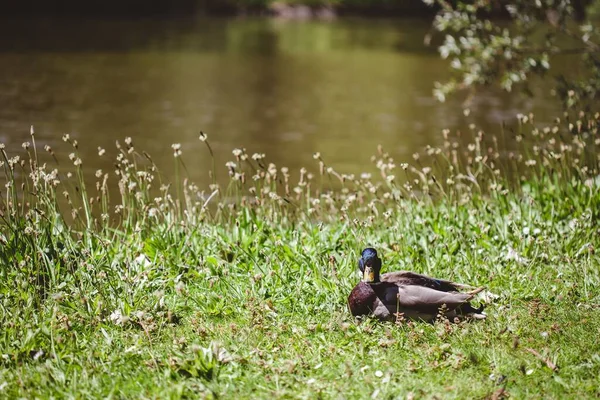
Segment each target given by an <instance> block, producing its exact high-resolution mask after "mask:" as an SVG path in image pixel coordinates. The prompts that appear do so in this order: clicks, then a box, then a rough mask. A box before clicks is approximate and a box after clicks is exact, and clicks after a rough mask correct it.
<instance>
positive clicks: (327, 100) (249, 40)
mask: <svg viewBox="0 0 600 400" xmlns="http://www.w3.org/2000/svg"><path fill="white" fill-rule="evenodd" d="M428 29H429V24H428V22H427V21H419V20H416V21H415V20H381V19H338V20H335V21H332V22H325V21H320V22H318V21H308V22H307V21H304V22H294V21H281V20H275V19H255V18H246V19H243V18H240V19H218V18H216V19H209V18H205V17H204V18H200V17H198V18H194V17H189V18H163V19H138V20H126V19H110V20H109V19H89V18H88V19H86V18H81V17H71V18H62V19H44V18H29V19H24V18H21V19H11V20H7V19H4V20H3V21H0V104H1V106H0V141H1V142H4V143H5V144H6V146H7V148H8V149H9V152H10V153H12V154H15V153H17V152H22V151H23V150H22V149H21V143H22V142H24V141H26V140H29V127H30V125H34V126H35V130H36V140H37V141H38V143H39V144H41V146H43V145H44V144H49V145H51V146H52V147H53V148H54V149H55V151H56V152H57V153H61V154H63V155H65V154H67V153H69V152H70V151H71V149H70V148H69V147H68V146H67V145H65V144H64V143H62V141H61V137H62V135H63V134H64V133H69V134H70V135H71V137H73V138H76V139H77V140H78V141H79V143H80V151H81V153H82V158H83V160H84V166H85V167H86V169H87V170H88V172H90V173H92V172H93V171H94V170H95V169H96V168H103V169H104V170H111V169H112V164H113V160H114V156H116V151H115V150H114V149H115V147H114V146H115V144H114V143H115V141H116V140H120V141H121V142H122V140H123V139H124V138H125V137H131V138H132V139H133V142H134V145H135V147H136V149H139V150H145V151H147V152H148V153H150V154H151V155H152V156H153V159H154V160H155V162H156V163H157V164H158V165H159V166H160V167H161V170H162V171H163V172H164V173H165V174H166V175H167V178H169V177H170V176H171V177H172V174H173V170H174V161H173V152H172V150H171V144H173V143H181V146H182V150H183V160H184V161H185V164H186V166H187V169H188V171H189V175H190V177H191V178H192V179H193V180H194V181H195V182H198V183H200V184H206V183H207V182H208V181H209V178H208V173H207V171H208V168H209V166H210V165H211V163H210V160H209V155H208V152H207V151H206V149H205V148H204V146H203V144H202V143H201V142H200V141H199V140H198V133H199V131H200V130H203V131H205V132H207V133H208V135H209V140H210V143H211V145H212V146H213V149H214V150H215V154H216V157H217V168H218V172H219V173H221V176H224V175H225V173H226V169H225V166H224V164H225V162H226V161H228V160H230V159H232V158H233V157H232V155H231V150H232V149H233V148H236V147H244V148H246V149H247V151H248V152H249V153H252V152H262V153H266V155H267V160H268V161H272V162H275V163H276V164H277V165H278V166H287V167H289V168H291V169H292V170H293V169H297V168H299V167H300V166H309V167H311V166H314V165H315V164H314V160H313V159H312V154H313V153H314V152H316V151H319V152H320V153H321V155H322V157H323V158H324V160H325V161H326V162H327V163H328V164H329V165H332V166H334V167H335V168H336V169H337V170H340V171H342V172H353V173H359V172H361V171H364V170H368V169H369V168H370V161H369V159H370V156H371V155H372V154H374V153H375V152H376V149H377V145H378V144H381V145H382V146H383V147H384V148H385V149H386V150H387V151H388V152H390V153H391V154H393V155H394V156H396V158H397V161H398V162H401V161H408V160H410V159H411V155H412V153H414V152H415V151H417V150H420V149H422V148H423V146H425V145H427V144H431V145H436V144H439V143H441V141H442V137H441V130H442V129H443V128H451V129H464V127H465V126H467V125H468V124H469V123H475V124H477V125H478V126H480V127H482V128H483V129H485V130H487V131H490V132H493V131H498V128H499V125H500V124H501V123H502V122H503V121H510V120H511V119H513V118H514V116H515V115H516V114H517V113H518V112H529V111H532V112H534V113H535V114H536V117H537V119H538V120H544V119H546V120H549V119H550V118H552V117H554V116H556V115H557V112H558V110H559V107H558V103H557V102H556V100H555V99H553V98H551V97H548V96H540V97H538V98H536V99H535V101H533V100H532V99H527V98H523V97H520V96H517V95H507V94H506V93H502V92H500V91H495V90H488V91H485V92H482V93H480V94H479V95H477V96H476V97H475V98H474V100H473V104H472V105H471V114H470V116H469V117H468V118H467V117H465V116H464V115H463V112H462V102H463V100H464V97H454V98H451V99H450V100H449V101H447V102H446V103H443V104H441V103H438V102H437V101H436V100H435V99H434V98H433V96H432V88H433V82H434V81H436V80H444V79H446V78H447V77H448V74H449V70H448V63H447V62H446V61H443V60H440V58H439V56H438V54H437V53H436V50H435V48H434V47H427V46H425V45H424V44H423V37H424V36H425V35H426V34H427V32H428ZM533 90H534V92H538V93H539V92H540V91H541V90H542V86H541V83H535V82H533ZM99 146H100V147H104V148H106V149H107V155H108V156H106V155H105V156H104V157H103V158H99V157H98V154H97V148H98V147H99Z"/></svg>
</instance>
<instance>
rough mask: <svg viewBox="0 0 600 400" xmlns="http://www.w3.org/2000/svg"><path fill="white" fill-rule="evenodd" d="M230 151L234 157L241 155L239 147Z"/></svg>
mask: <svg viewBox="0 0 600 400" xmlns="http://www.w3.org/2000/svg"><path fill="white" fill-rule="evenodd" d="M231 152H232V153H233V155H234V156H235V157H239V156H240V155H242V150H240V149H233V150H232V151H231Z"/></svg>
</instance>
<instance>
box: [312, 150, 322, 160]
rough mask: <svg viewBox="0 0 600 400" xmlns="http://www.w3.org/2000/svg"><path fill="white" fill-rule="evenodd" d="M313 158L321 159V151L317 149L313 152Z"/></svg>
mask: <svg viewBox="0 0 600 400" xmlns="http://www.w3.org/2000/svg"><path fill="white" fill-rule="evenodd" d="M313 158H314V159H315V160H318V159H320V158H321V153H319V152H318V151H317V152H316V153H314V154H313Z"/></svg>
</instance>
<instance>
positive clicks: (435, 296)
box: [348, 247, 486, 322]
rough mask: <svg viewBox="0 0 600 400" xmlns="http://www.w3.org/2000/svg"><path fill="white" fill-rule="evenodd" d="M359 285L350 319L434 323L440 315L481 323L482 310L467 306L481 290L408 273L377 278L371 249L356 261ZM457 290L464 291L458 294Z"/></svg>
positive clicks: (377, 264) (378, 268) (377, 263)
mask: <svg viewBox="0 0 600 400" xmlns="http://www.w3.org/2000/svg"><path fill="white" fill-rule="evenodd" d="M358 268H359V270H360V272H361V275H362V279H361V281H360V282H359V283H358V284H357V285H356V286H355V287H354V289H352V292H350V296H349V297H348V306H349V308H350V312H351V313H352V315H353V316H355V317H357V316H363V315H373V316H374V317H376V318H378V319H379V320H382V321H395V320H396V319H397V318H398V317H400V316H402V317H404V318H406V319H411V320H423V321H428V322H431V321H434V320H435V319H436V318H437V317H438V315H440V314H443V315H444V316H445V317H446V318H448V319H452V320H453V319H454V318H457V317H458V318H459V319H461V318H464V317H472V318H474V319H485V317H486V316H485V314H483V313H482V312H483V306H480V307H479V308H474V307H473V306H471V304H470V303H469V301H470V300H472V299H473V298H474V297H475V295H476V294H477V293H479V292H481V291H482V290H484V289H485V287H474V286H470V285H465V284H462V283H456V282H451V281H448V280H444V279H437V278H432V277H429V276H427V275H421V274H418V273H415V272H411V271H396V272H388V273H385V274H381V273H380V271H381V258H379V256H378V255H377V250H375V249H374V248H372V247H368V248H366V249H364V250H363V251H362V253H361V257H360V259H359V260H358ZM461 290H468V291H464V292H461Z"/></svg>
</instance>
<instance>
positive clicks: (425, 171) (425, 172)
mask: <svg viewBox="0 0 600 400" xmlns="http://www.w3.org/2000/svg"><path fill="white" fill-rule="evenodd" d="M430 172H431V168H429V167H424V168H423V173H424V174H425V175H427V174H429V173H430Z"/></svg>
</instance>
